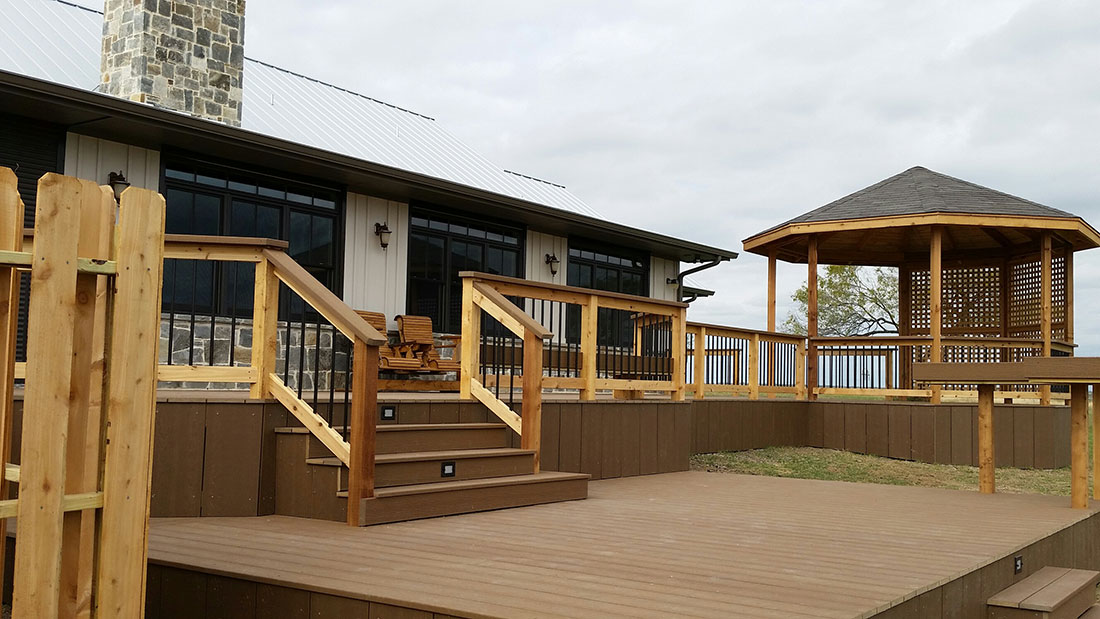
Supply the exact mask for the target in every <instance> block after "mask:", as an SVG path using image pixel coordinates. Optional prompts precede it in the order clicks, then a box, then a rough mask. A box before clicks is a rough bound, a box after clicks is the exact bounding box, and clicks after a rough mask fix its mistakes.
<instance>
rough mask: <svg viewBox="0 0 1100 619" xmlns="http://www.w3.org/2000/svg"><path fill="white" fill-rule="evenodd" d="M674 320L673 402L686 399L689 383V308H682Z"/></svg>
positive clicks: (672, 337) (673, 317) (672, 317)
mask: <svg viewBox="0 0 1100 619" xmlns="http://www.w3.org/2000/svg"><path fill="white" fill-rule="evenodd" d="M671 319H672V325H671V326H672V334H671V339H672V342H671V346H672V393H671V394H669V395H670V396H671V397H672V400H673V401H681V400H683V399H684V391H686V388H685V383H686V382H687V364H686V363H684V361H685V360H686V359H687V349H686V347H687V308H684V307H681V308H679V311H677V312H676V313H674V314H673V315H672V316H671Z"/></svg>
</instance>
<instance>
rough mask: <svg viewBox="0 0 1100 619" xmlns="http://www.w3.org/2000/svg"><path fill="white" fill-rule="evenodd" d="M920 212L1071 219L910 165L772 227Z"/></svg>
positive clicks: (1047, 208) (993, 190)
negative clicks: (883, 178) (892, 174)
mask: <svg viewBox="0 0 1100 619" xmlns="http://www.w3.org/2000/svg"><path fill="white" fill-rule="evenodd" d="M924 213H956V214H965V215H1011V216H1016V217H1074V215H1073V214H1072V213H1067V212H1066V211H1061V210H1058V209H1056V208H1051V207H1049V206H1044V205H1042V204H1039V203H1038V202H1032V201H1031V200H1025V199H1024V198H1020V197H1017V196H1014V195H1011V194H1007V193H1004V192H1003V191H997V190H996V189H990V188H989V187H983V186H981V185H978V184H976V183H971V182H970V181H964V180H962V179H959V178H955V177H953V176H948V175H946V174H941V173H939V172H934V171H932V170H929V169H928V168H925V167H922V166H914V167H912V168H909V169H908V170H906V171H904V172H901V173H900V174H895V175H894V176H891V177H890V178H887V179H885V180H882V181H879V182H877V183H875V184H874V185H871V186H870V187H865V188H863V189H860V190H859V191H856V192H855V193H851V194H848V195H847V196H844V197H843V198H840V199H839V200H834V201H832V202H830V203H828V204H826V205H825V206H822V207H820V208H816V209H814V210H812V211H810V212H808V213H803V214H802V215H799V216H798V217H795V218H794V219H791V220H790V221H787V222H784V223H782V224H780V225H779V226H776V227H781V226H784V225H786V224H789V223H800V222H813V221H843V220H846V219H865V218H868V217H893V216H898V215H919V214H924Z"/></svg>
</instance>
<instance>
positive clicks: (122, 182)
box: [107, 170, 130, 201]
mask: <svg viewBox="0 0 1100 619" xmlns="http://www.w3.org/2000/svg"><path fill="white" fill-rule="evenodd" d="M107 184H108V185H110V186H111V191H113V192H115V200H116V201H118V200H122V192H123V191H126V188H127V187H129V186H130V181H128V180H126V176H125V175H124V174H123V173H122V170H119V171H118V172H111V173H110V174H108V175H107Z"/></svg>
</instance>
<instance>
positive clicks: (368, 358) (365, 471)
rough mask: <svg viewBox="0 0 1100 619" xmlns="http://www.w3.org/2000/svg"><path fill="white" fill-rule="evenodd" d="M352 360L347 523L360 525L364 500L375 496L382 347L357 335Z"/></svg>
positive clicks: (348, 420) (347, 420) (355, 525)
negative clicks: (376, 435) (375, 457)
mask: <svg viewBox="0 0 1100 619" xmlns="http://www.w3.org/2000/svg"><path fill="white" fill-rule="evenodd" d="M353 351H354V355H355V358H354V359H353V360H352V373H351V406H349V407H348V419H346V420H345V422H346V423H347V424H348V425H349V426H350V427H351V430H350V433H349V435H348V443H349V447H350V451H349V455H348V512H347V522H348V524H349V525H351V526H353V527H357V526H359V512H360V509H361V507H362V500H363V499H369V498H371V497H373V496H374V453H375V425H376V423H377V419H376V417H375V415H376V412H377V410H378V347H377V346H368V345H367V344H366V342H364V341H363V340H360V339H359V338H355V344H354V347H353Z"/></svg>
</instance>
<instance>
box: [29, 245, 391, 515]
mask: <svg viewBox="0 0 1100 619" xmlns="http://www.w3.org/2000/svg"><path fill="white" fill-rule="evenodd" d="M24 244H25V245H32V244H33V234H30V233H25V239H24ZM286 247H287V244H286V242H285V241H277V240H272V239H258V238H245V237H211V236H194V235H174V234H170V235H166V237H165V242H164V258H165V260H164V287H163V299H164V300H163V305H162V313H161V338H160V339H161V351H160V363H159V364H158V366H157V379H158V381H160V383H161V385H162V386H174V387H184V388H187V387H192V388H203V389H206V388H212V387H217V386H230V387H238V386H240V387H247V388H248V389H249V394H250V397H251V398H253V399H266V398H272V399H275V400H278V401H279V402H280V403H282V404H283V406H285V407H286V408H287V410H289V411H290V412H291V413H292V414H293V415H294V416H295V418H296V419H297V420H298V421H299V422H301V423H302V424H303V425H304V426H305V427H306V428H308V429H309V430H310V432H311V433H312V434H313V435H314V436H316V437H317V439H318V440H319V441H321V443H323V444H324V445H325V447H327V448H328V449H329V450H330V451H331V452H332V453H333V455H334V456H336V457H337V458H338V459H339V460H340V461H341V462H342V463H344V464H345V465H346V466H347V467H348V468H349V473H348V523H349V524H353V525H355V526H358V523H359V515H358V511H359V505H360V501H359V499H363V498H369V497H371V496H373V495H374V455H375V453H374V430H375V423H376V420H375V415H374V414H373V411H374V410H375V409H376V408H377V380H378V346H379V345H380V344H381V343H383V342H384V341H385V340H384V336H382V335H381V334H379V333H378V332H377V331H376V330H375V329H374V328H372V327H371V326H370V325H368V324H367V323H366V321H364V320H363V319H362V318H360V317H359V316H358V315H356V314H355V312H354V311H353V310H352V309H351V308H350V307H348V306H347V305H346V304H345V303H344V302H343V301H342V300H341V299H340V298H339V297H337V296H336V295H335V294H334V293H332V291H330V290H328V289H327V288H325V287H324V286H323V285H322V284H321V283H320V282H319V281H317V280H316V279H315V278H314V277H313V276H312V275H310V273H309V272H308V271H306V269H305V268H303V267H302V266H301V265H299V264H298V263H297V262H295V261H294V260H293V259H292V258H291V257H290V256H288V255H287V254H286V253H285V250H286ZM325 342H327V343H328V344H327V345H326V344H325ZM25 367H26V364H25V363H18V364H16V369H15V372H16V378H22V377H23V375H24V373H25Z"/></svg>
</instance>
